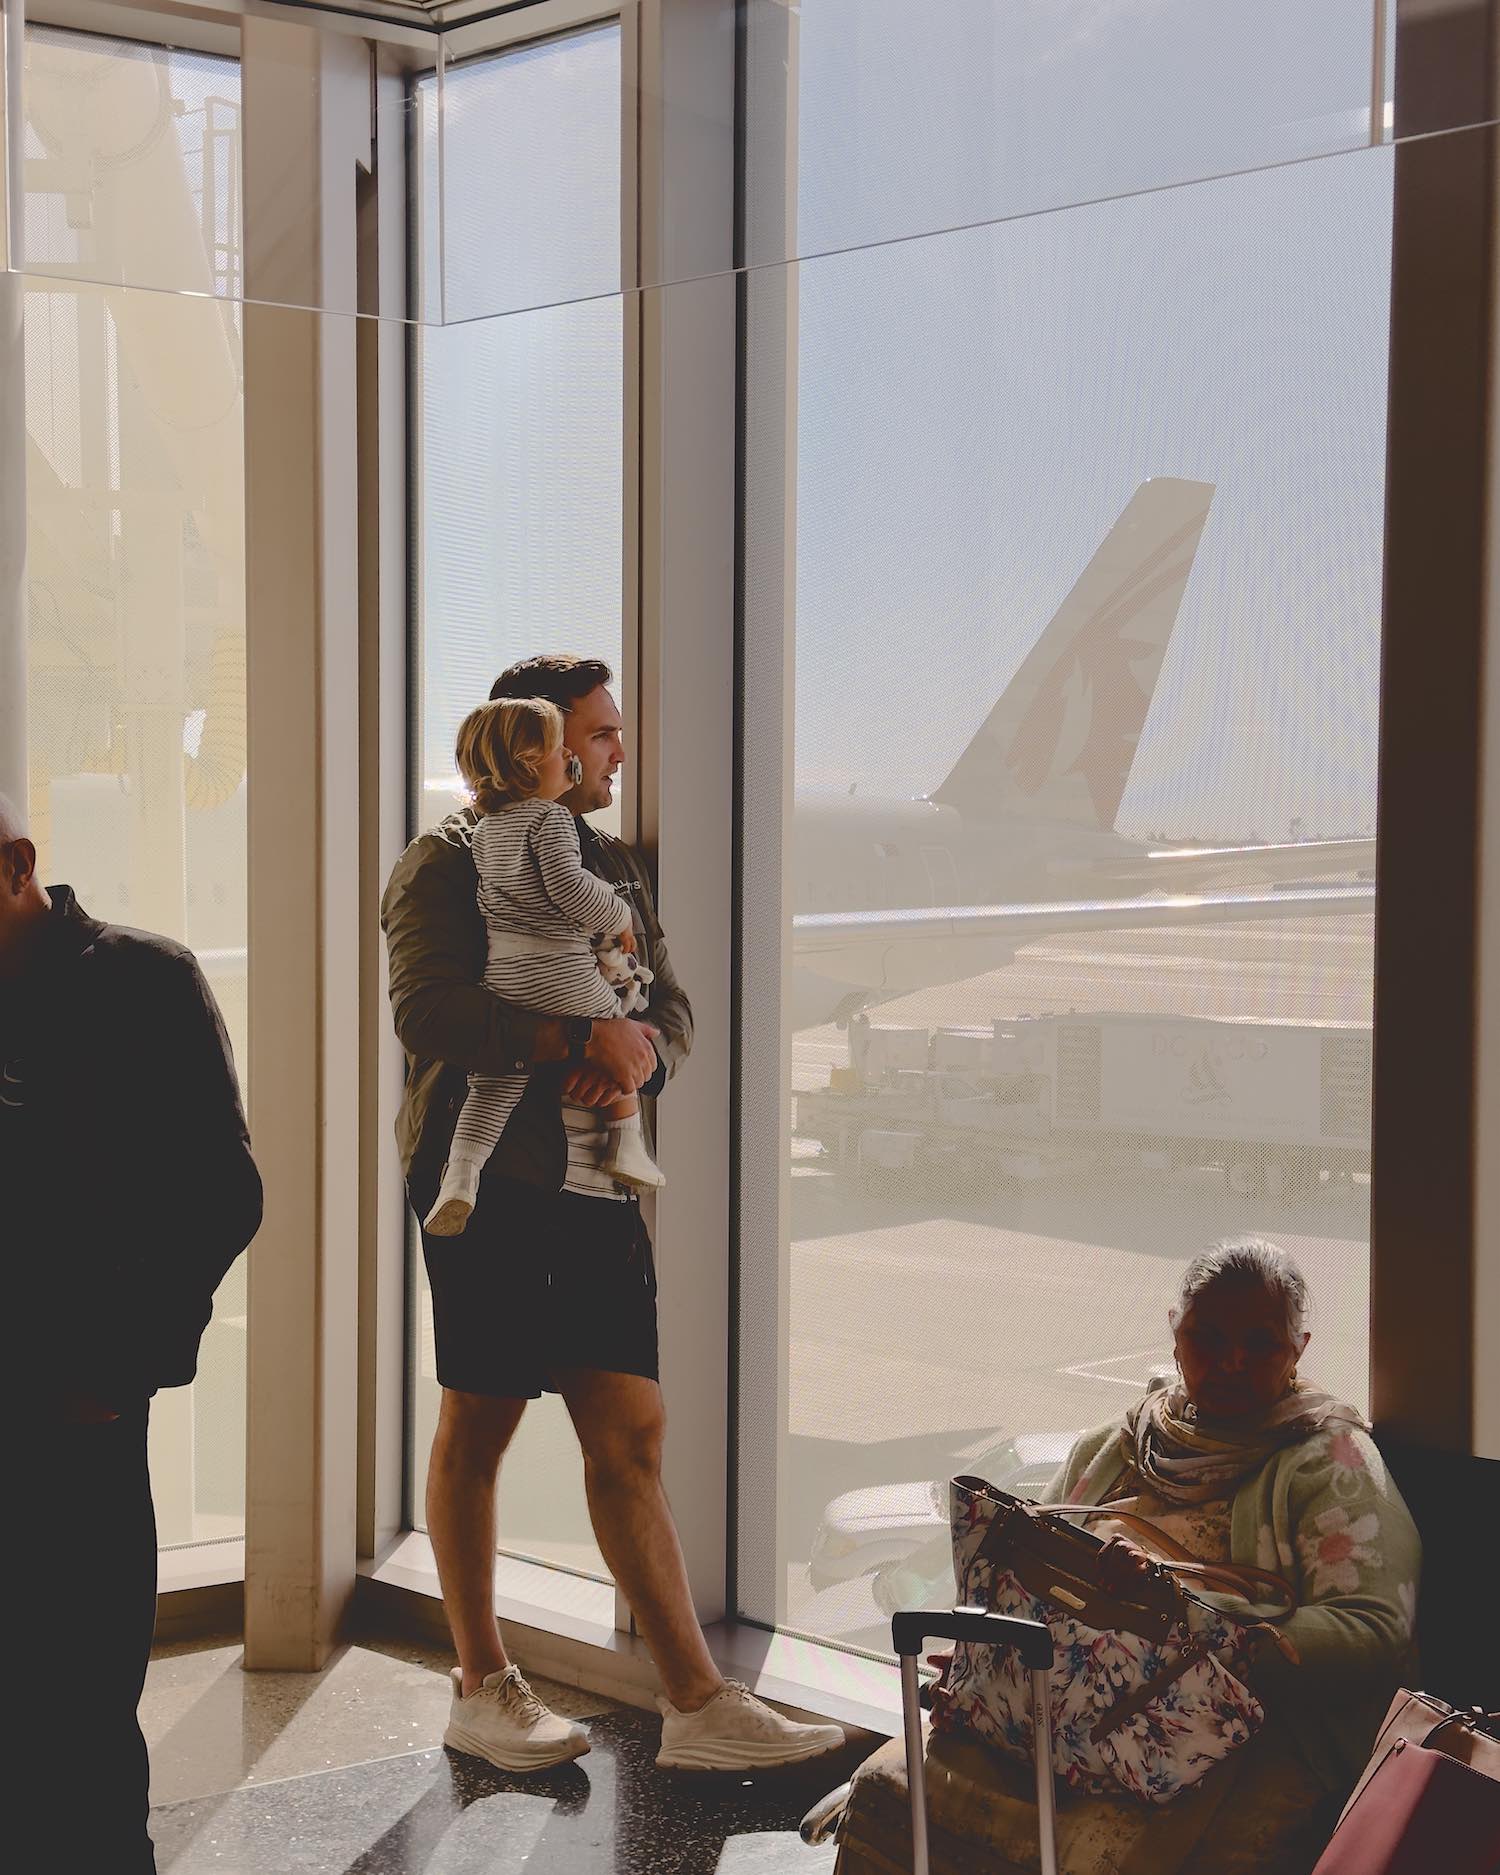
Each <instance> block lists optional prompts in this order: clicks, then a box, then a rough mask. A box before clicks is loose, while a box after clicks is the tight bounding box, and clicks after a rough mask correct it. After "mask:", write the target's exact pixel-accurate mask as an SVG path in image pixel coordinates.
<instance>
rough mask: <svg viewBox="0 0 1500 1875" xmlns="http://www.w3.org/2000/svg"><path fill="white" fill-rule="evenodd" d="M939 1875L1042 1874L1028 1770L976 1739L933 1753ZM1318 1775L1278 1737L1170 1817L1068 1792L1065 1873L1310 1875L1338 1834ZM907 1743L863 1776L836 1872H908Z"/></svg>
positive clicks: (1233, 1762) (889, 1750)
mask: <svg viewBox="0 0 1500 1875" xmlns="http://www.w3.org/2000/svg"><path fill="white" fill-rule="evenodd" d="M927 1796H928V1817H929V1823H930V1839H931V1851H932V1875H1037V1870H1038V1868H1039V1867H1040V1860H1039V1856H1038V1851H1037V1819H1036V1804H1035V1798H1034V1795H1033V1783H1032V1776H1031V1772H1030V1770H1029V1769H1028V1768H1027V1767H1026V1766H1025V1765H1022V1764H1018V1763H1016V1762H1015V1761H1014V1760H1012V1759H1009V1758H1006V1757H1003V1756H1002V1755H1001V1754H1000V1753H998V1752H995V1751H992V1750H990V1749H989V1748H988V1747H987V1746H985V1745H981V1744H979V1743H977V1742H976V1741H974V1740H971V1739H965V1738H958V1737H954V1736H952V1735H944V1736H938V1737H933V1738H929V1740H928V1745H927ZM1320 1798H1321V1793H1320V1792H1319V1791H1318V1790H1317V1789H1316V1787H1315V1786H1314V1785H1313V1782H1312V1780H1311V1777H1310V1776H1309V1774H1308V1773H1307V1772H1306V1771H1305V1770H1303V1768H1302V1766H1301V1765H1300V1763H1299V1762H1298V1761H1297V1760H1296V1759H1295V1758H1294V1757H1293V1756H1292V1754H1291V1752H1290V1750H1289V1748H1288V1747H1286V1746H1285V1745H1284V1744H1282V1743H1281V1741H1280V1740H1279V1739H1278V1738H1277V1737H1276V1735H1275V1734H1274V1733H1262V1734H1261V1736H1260V1737H1259V1738H1256V1739H1254V1740H1252V1741H1251V1743H1250V1744H1249V1745H1247V1746H1246V1747H1245V1749H1244V1750H1243V1751H1241V1752H1238V1753H1237V1754H1236V1755H1235V1756H1234V1757H1233V1758H1232V1759H1230V1760H1229V1762H1228V1763H1226V1764H1225V1765H1223V1766H1221V1767H1220V1768H1219V1769H1218V1770H1217V1771H1215V1772H1214V1773H1213V1774H1212V1775H1211V1776H1210V1777H1208V1778H1206V1779H1205V1780H1204V1782H1203V1783H1202V1784H1201V1785H1200V1786H1199V1788H1198V1789H1197V1790H1196V1791H1191V1792H1189V1793H1188V1794H1187V1795H1186V1796H1184V1797H1182V1798H1179V1799H1178V1801H1177V1802H1176V1803H1174V1804H1170V1805H1168V1806H1166V1807H1165V1808H1163V1809H1159V1810H1152V1809H1147V1808H1146V1807H1145V1806H1144V1805H1142V1804H1139V1803H1135V1802H1133V1801H1127V1800H1125V1799H1123V1798H1122V1799H1118V1800H1117V1799H1113V1798H1108V1797H1086V1796H1079V1795H1077V1794H1075V1793H1073V1792H1071V1791H1068V1790H1066V1789H1064V1788H1063V1787H1062V1786H1059V1790H1058V1811H1057V1841H1058V1863H1059V1867H1060V1869H1061V1871H1062V1875H1266V1871H1267V1870H1271V1869H1274V1870H1275V1871H1276V1872H1277V1875H1307V1871H1308V1870H1310V1869H1311V1868H1312V1865H1313V1863H1314V1862H1315V1861H1316V1860H1317V1858H1318V1855H1319V1853H1320V1851H1321V1850H1322V1848H1323V1846H1324V1844H1325V1842H1326V1841H1327V1837H1328V1834H1329V1831H1330V1829H1331V1827H1332V1823H1333V1819H1334V1814H1336V1808H1335V1811H1334V1812H1328V1811H1327V1810H1326V1809H1324V1808H1323V1806H1322V1804H1321V1802H1320ZM910 1870H911V1812H910V1808H909V1805H908V1796H907V1781H906V1755H905V1747H904V1745H903V1743H902V1741H901V1740H900V1739H899V1738H895V1739H892V1740H891V1741H890V1742H889V1743H888V1744H885V1745H883V1746H882V1747H881V1748H880V1750H879V1751H877V1752H876V1753H875V1754H874V1756H873V1757H871V1758H868V1759H866V1761H865V1762H864V1764H862V1765H861V1766H860V1768H859V1770H858V1772H857V1773H856V1774H855V1777H854V1781H853V1785H852V1787H851V1790H850V1793H849V1802H848V1807H847V1808H846V1810H845V1812H844V1819H843V1822H842V1824H841V1825H840V1830H839V1853H838V1860H837V1862H836V1863H835V1865H834V1875H910Z"/></svg>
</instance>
